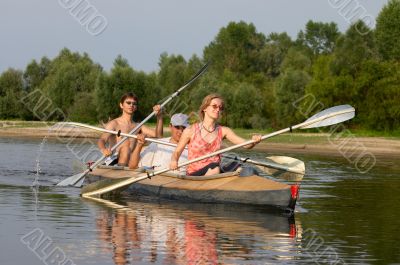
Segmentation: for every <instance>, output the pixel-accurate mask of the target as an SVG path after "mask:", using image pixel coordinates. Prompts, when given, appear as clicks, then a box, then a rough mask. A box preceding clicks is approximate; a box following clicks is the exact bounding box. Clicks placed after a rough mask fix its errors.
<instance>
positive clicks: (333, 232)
mask: <svg viewBox="0 0 400 265" xmlns="http://www.w3.org/2000/svg"><path fill="white" fill-rule="evenodd" d="M0 150H1V151H0V207H1V208H0V209H1V211H0V227H1V230H0V240H1V245H0V264H1V265H13V264H15V265H20V264H31V265H35V264H65V265H72V264H77V265H78V264H100V265H101V264H395V263H400V244H399V242H400V229H399V224H400V222H399V217H400V203H399V202H400V195H399V194H400V166H399V163H398V162H399V160H398V158H395V159H393V158H381V157H378V158H377V164H376V165H375V166H374V167H373V168H372V169H371V170H370V171H369V172H368V173H366V174H361V173H359V172H358V171H357V170H356V168H355V167H354V165H352V164H350V163H349V162H348V161H347V160H346V159H344V158H341V157H326V156H325V157H322V156H304V155H292V156H294V157H296V158H298V159H301V160H303V161H304V162H305V163H306V171H307V174H306V175H305V177H304V179H303V181H302V185H301V191H300V200H299V202H298V206H297V210H296V213H295V215H294V217H288V216H286V215H284V214H283V213H278V212H266V211H264V210H263V209H260V208H255V207H247V206H237V205H218V204H193V203H185V202H174V201H159V200H155V199H152V198H148V197H134V198H133V197H123V198H120V199H119V200H118V201H112V202H110V201H101V200H100V201H94V200H88V199H83V198H81V197H80V196H79V189H77V188H65V187H55V186H54V184H55V183H57V182H58V181H60V180H62V179H64V178H66V177H68V176H71V175H73V174H74V173H77V172H79V171H80V170H81V165H80V163H79V162H77V159H76V158H75V156H74V155H73V154H72V152H71V151H70V150H69V149H68V148H67V146H66V144H65V143H60V142H56V141H54V140H47V141H46V139H45V141H42V140H40V139H39V140H37V139H36V140H35V139H30V140H28V139H9V138H0ZM247 155H248V154H247ZM266 155H269V154H266V153H260V152H259V153H252V154H251V156H252V157H253V158H258V159H260V158H262V157H264V156H266ZM286 155H289V154H286Z"/></svg>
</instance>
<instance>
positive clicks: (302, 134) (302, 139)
mask: <svg viewBox="0 0 400 265" xmlns="http://www.w3.org/2000/svg"><path fill="white" fill-rule="evenodd" d="M55 123H56V122H47V121H46V122H42V121H20V120H0V130H1V129H12V128H40V127H46V126H52V125H54V124H55ZM91 125H94V126H98V124H91ZM147 126H149V127H155V123H148V124H147ZM166 127H167V126H166ZM166 127H165V128H166ZM233 130H234V131H235V133H237V134H238V135H239V136H241V137H243V138H246V139H249V138H251V136H252V135H253V134H258V133H259V134H262V135H265V134H268V133H272V132H274V131H275V130H272V129H262V130H259V129H243V128H235V129H233ZM346 133H347V136H348V135H349V133H351V134H352V135H354V136H355V137H383V138H387V139H394V140H400V131H391V132H387V131H374V130H367V129H350V130H349V131H348V132H346ZM165 135H166V137H167V136H169V133H168V130H167V128H166V130H165ZM328 135H329V129H318V130H317V129H311V130H296V131H293V133H285V134H283V135H278V136H275V137H272V138H271V139H269V140H268V141H271V142H275V143H296V144H303V143H308V144H311V143H316V144H318V143H325V142H326V141H327V136H328Z"/></svg>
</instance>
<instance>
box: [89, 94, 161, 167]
mask: <svg viewBox="0 0 400 265" xmlns="http://www.w3.org/2000/svg"><path fill="white" fill-rule="evenodd" d="M119 107H120V108H121V111H122V114H121V116H119V117H118V118H116V119H113V120H111V121H110V122H108V123H107V124H106V125H105V129H108V130H113V131H121V132H122V133H129V132H130V131H131V130H132V129H133V128H135V126H136V125H137V124H136V123H135V122H133V120H132V117H133V115H134V113H135V112H136V111H137V109H138V98H137V96H136V95H135V94H133V93H131V92H129V93H126V94H124V95H123V96H122V97H121V99H120V101H119ZM153 111H155V112H156V117H157V125H156V128H155V129H151V128H149V127H147V126H145V125H143V126H142V127H141V128H140V129H139V130H138V131H137V133H143V134H146V135H147V136H148V137H157V138H161V137H162V136H163V120H162V113H161V106H160V105H155V106H154V107H153ZM122 138H123V137H122V136H117V135H113V134H110V133H103V134H102V135H101V136H100V139H99V140H98V142H97V145H98V147H99V149H100V151H101V152H102V153H103V155H104V156H111V155H112V152H111V147H112V146H114V145H115V144H116V143H118V142H119V141H121V140H122ZM135 144H136V140H135V139H133V138H129V139H128V140H126V141H125V142H124V143H123V144H121V145H120V146H119V147H118V148H117V150H116V152H115V153H116V154H117V155H118V165H120V166H126V165H128V162H129V158H130V154H131V152H132V150H133V149H134V147H135Z"/></svg>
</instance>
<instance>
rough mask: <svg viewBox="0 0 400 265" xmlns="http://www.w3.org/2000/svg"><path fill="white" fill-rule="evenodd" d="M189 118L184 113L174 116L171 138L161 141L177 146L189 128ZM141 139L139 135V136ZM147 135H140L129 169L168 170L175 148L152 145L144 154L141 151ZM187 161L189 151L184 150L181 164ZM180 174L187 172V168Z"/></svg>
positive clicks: (171, 123)
mask: <svg viewBox="0 0 400 265" xmlns="http://www.w3.org/2000/svg"><path fill="white" fill-rule="evenodd" d="M188 118H189V117H188V116H187V115H185V114H182V113H177V114H174V115H172V117H171V121H170V124H169V129H170V130H171V137H167V138H163V139H160V140H162V141H165V142H170V143H173V144H177V143H178V142H179V139H180V138H181V135H182V132H183V130H184V129H185V128H186V127H188V126H189V122H188ZM138 137H139V135H138ZM144 137H145V135H143V134H142V135H140V137H139V138H138V142H137V145H136V147H135V149H134V150H133V152H132V154H131V159H130V161H129V168H137V167H152V168H154V170H159V169H163V168H168V167H169V163H170V161H171V155H172V153H173V152H174V151H175V147H173V146H168V145H162V144H158V143H151V144H150V145H149V146H148V147H147V148H146V149H145V150H144V151H143V152H142V151H141V150H142V148H143V146H144V143H145V141H144ZM185 161H187V151H186V150H184V151H183V153H182V156H181V157H180V159H179V163H182V162H185ZM179 172H181V173H184V172H186V169H185V168H182V169H180V170H179Z"/></svg>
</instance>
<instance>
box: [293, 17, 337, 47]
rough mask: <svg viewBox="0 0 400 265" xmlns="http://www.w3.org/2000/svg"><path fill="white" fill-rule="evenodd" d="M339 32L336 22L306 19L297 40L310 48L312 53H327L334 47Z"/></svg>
mask: <svg viewBox="0 0 400 265" xmlns="http://www.w3.org/2000/svg"><path fill="white" fill-rule="evenodd" d="M339 35H340V33H339V30H338V27H337V25H336V23H334V22H331V23H323V22H314V21H312V20H310V21H308V22H307V24H306V28H305V31H304V32H303V31H300V32H299V34H298V36H297V42H298V43H299V44H300V45H303V46H306V47H308V48H309V49H311V51H312V53H313V54H314V55H319V54H329V53H331V52H333V50H334V48H335V42H336V39H337V38H338V37H339Z"/></svg>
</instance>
